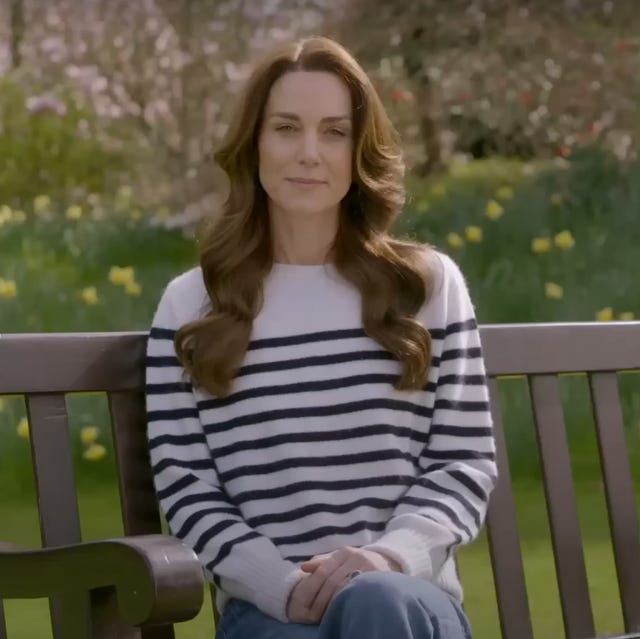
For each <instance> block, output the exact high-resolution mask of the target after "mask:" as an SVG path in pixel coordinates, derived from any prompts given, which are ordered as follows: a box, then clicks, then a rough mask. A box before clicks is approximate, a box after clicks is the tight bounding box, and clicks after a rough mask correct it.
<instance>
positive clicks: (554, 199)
mask: <svg viewBox="0 0 640 639" xmlns="http://www.w3.org/2000/svg"><path fill="white" fill-rule="evenodd" d="M549 201H550V202H551V204H553V206H562V203H563V202H564V196H563V195H562V193H554V194H553V195H552V196H551V197H550V198H549Z"/></svg>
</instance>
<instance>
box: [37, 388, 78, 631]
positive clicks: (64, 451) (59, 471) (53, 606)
mask: <svg viewBox="0 0 640 639" xmlns="http://www.w3.org/2000/svg"><path fill="white" fill-rule="evenodd" d="M26 400H27V416H28V419H29V435H30V440H31V459H32V463H33V472H34V476H35V483H36V495H37V498H38V514H39V517H40V536H41V538H42V545H43V546H44V547H48V546H64V545H66V544H74V543H78V542H80V541H81V532H80V515H79V513H78V494H77V492H76V484H75V477H74V472H73V457H72V452H71V441H70V438H69V427H68V423H67V407H66V404H65V398H64V395H62V394H59V393H43V394H40V395H27V396H26ZM49 603H50V610H51V624H52V627H53V635H54V637H55V638H56V639H58V638H61V639H62V638H63V637H65V636H67V635H66V634H65V624H66V623H68V620H67V619H66V615H65V614H64V609H63V606H62V602H61V601H60V600H58V599H51V600H50V602H49ZM83 603H85V604H87V605H88V600H87V601H86V602H83Z"/></svg>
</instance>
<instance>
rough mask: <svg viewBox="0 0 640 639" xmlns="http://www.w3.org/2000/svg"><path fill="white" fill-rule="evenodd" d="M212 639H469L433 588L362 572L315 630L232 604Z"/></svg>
mask: <svg viewBox="0 0 640 639" xmlns="http://www.w3.org/2000/svg"><path fill="white" fill-rule="evenodd" d="M216 639H471V629H470V627H469V622H468V620H467V618H466V616H465V614H464V612H463V611H462V609H461V608H460V606H459V604H458V603H457V602H455V601H454V600H453V598H452V597H450V596H449V595H448V594H447V593H445V592H444V591H442V590H440V589H439V588H438V587H437V586H434V585H433V584H432V583H430V582H428V581H425V580H424V579H420V578H418V577H409V576H407V575H403V574H400V573H393V572H367V573H363V574H362V575H359V576H358V577H356V578H355V579H353V580H352V581H350V582H349V583H348V584H347V585H346V586H345V587H344V588H343V589H342V590H341V591H340V592H339V593H338V594H337V595H336V596H335V598H334V600H333V602H332V603H331V605H330V606H329V608H328V609H327V611H326V612H325V615H324V617H323V619H322V621H321V623H320V624H319V625H305V624H297V623H281V622H280V621H277V620H276V619H273V618H272V617H269V616H268V615H265V614H264V613H262V612H261V611H260V610H258V609H257V608H256V607H255V606H254V605H253V604H250V603H248V602H246V601H242V600H239V599H232V600H231V601H230V602H229V603H228V604H227V606H226V608H225V610H224V613H223V615H222V619H221V620H220V626H219V628H218V632H217V634H216Z"/></svg>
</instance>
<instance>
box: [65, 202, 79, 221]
mask: <svg viewBox="0 0 640 639" xmlns="http://www.w3.org/2000/svg"><path fill="white" fill-rule="evenodd" d="M81 217H82V207H81V206H79V205H78V204H73V205H72V206H70V207H69V208H68V209H67V219H68V220H79V219H80V218H81Z"/></svg>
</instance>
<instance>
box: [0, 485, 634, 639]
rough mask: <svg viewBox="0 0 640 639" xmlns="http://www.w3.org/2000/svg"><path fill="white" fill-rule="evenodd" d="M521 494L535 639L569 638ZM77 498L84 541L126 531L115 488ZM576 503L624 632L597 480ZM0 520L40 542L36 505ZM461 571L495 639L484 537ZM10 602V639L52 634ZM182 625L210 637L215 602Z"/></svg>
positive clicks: (541, 520)
mask: <svg viewBox="0 0 640 639" xmlns="http://www.w3.org/2000/svg"><path fill="white" fill-rule="evenodd" d="M515 494H516V504H517V510H518V523H519V527H520V530H521V533H522V549H523V555H524V563H525V573H526V579H527V588H528V591H529V596H530V605H531V612H532V617H533V623H534V633H535V637H536V638H539V639H548V638H549V637H560V636H563V634H562V620H561V613H560V607H559V603H558V594H557V589H556V586H555V573H554V567H553V560H552V554H551V547H550V543H549V534H548V528H547V524H546V514H545V510H544V501H543V497H542V492H541V488H540V487H539V486H538V485H535V484H520V485H517V486H516V493H515ZM79 503H80V513H81V525H82V532H83V538H84V539H85V540H96V539H100V538H104V537H109V536H117V535H119V534H121V533H122V528H121V526H120V525H119V523H118V513H119V506H118V498H117V496H116V493H115V489H113V490H111V489H109V488H108V487H107V486H105V485H93V484H89V485H85V486H84V487H83V489H82V490H81V491H80V495H79ZM578 503H579V514H580V519H581V524H582V530H583V536H584V547H585V556H586V564H587V571H588V577H589V586H590V592H591V597H592V601H593V608H594V616H595V621H596V629H597V631H598V632H599V633H602V634H606V633H612V632H616V631H621V630H622V620H621V612H620V606H619V604H618V595H617V586H616V580H615V570H614V567H613V557H612V552H611V546H610V543H609V540H608V529H607V523H606V515H605V510H604V498H603V495H602V491H601V490H600V488H599V487H598V486H597V485H595V484H587V483H582V484H580V485H579V487H578ZM0 517H1V519H2V538H3V540H6V541H13V542H15V543H21V544H33V545H38V544H39V537H38V522H37V515H36V509H35V502H33V501H31V500H22V501H16V500H15V499H12V500H6V499H5V500H4V501H2V500H0ZM460 572H461V576H462V580H463V584H464V587H465V593H466V609H467V612H468V614H469V617H470V619H471V621H472V624H473V627H474V631H475V634H474V637H475V638H476V639H495V638H496V637H498V636H499V625H498V617H497V609H496V604H495V597H494V595H493V590H492V581H491V579H492V578H491V571H490V563H489V558H488V551H487V545H486V539H485V537H484V535H483V536H482V537H481V538H480V539H479V540H478V541H477V542H476V543H475V544H473V545H472V546H470V547H468V548H465V549H464V550H463V551H462V553H461V555H460ZM5 607H6V614H7V625H8V631H9V636H10V637H12V639H45V638H46V639H48V638H49V637H51V632H50V630H49V617H48V607H47V602H46V601H44V600H33V601H29V600H20V601H7V602H5ZM177 629H178V633H177V636H178V639H202V638H204V637H212V636H213V617H212V613H211V604H210V602H209V601H208V600H207V602H206V605H205V607H204V608H203V610H202V611H201V613H200V614H199V615H198V617H197V618H196V619H195V620H193V621H189V622H186V623H183V624H179V625H178V626H177Z"/></svg>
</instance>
